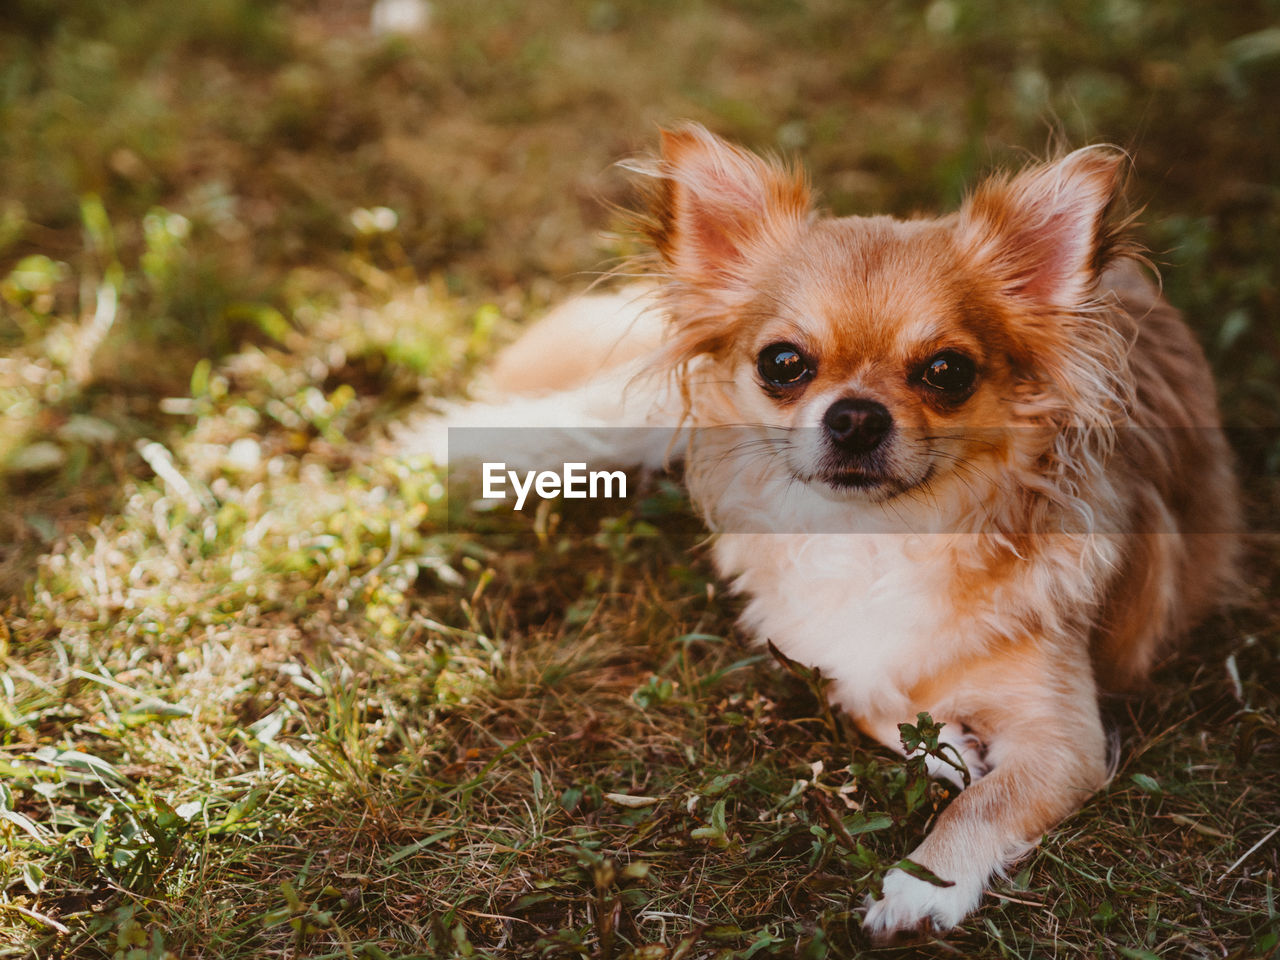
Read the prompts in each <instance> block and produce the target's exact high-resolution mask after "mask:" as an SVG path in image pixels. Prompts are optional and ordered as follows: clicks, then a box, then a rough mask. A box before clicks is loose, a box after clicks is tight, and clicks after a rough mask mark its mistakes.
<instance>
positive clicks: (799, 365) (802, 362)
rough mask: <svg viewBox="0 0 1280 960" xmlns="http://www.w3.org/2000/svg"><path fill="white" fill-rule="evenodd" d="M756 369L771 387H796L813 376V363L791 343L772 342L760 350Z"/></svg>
mask: <svg viewBox="0 0 1280 960" xmlns="http://www.w3.org/2000/svg"><path fill="white" fill-rule="evenodd" d="M756 369H757V370H759V371H760V376H761V378H762V379H763V380H764V382H765V383H767V384H769V386H771V387H796V386H799V385H800V384H802V383H804V382H806V381H807V380H809V379H810V378H812V377H813V364H811V363H810V362H809V360H808V359H807V358H806V357H805V355H804V354H803V353H801V352H800V348H799V347H797V346H795V344H791V343H773V344H770V345H769V346H767V347H765V348H764V349H763V350H761V351H760V356H759V357H757V358H756Z"/></svg>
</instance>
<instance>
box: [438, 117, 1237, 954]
mask: <svg viewBox="0 0 1280 960" xmlns="http://www.w3.org/2000/svg"><path fill="white" fill-rule="evenodd" d="M1126 166H1127V161H1126V158H1125V156H1124V155H1123V154H1122V153H1121V152H1120V151H1118V150H1115V149H1111V148H1106V147H1089V148H1085V149H1082V150H1077V151H1076V152H1074V153H1071V154H1069V155H1066V156H1064V157H1062V158H1060V159H1057V160H1055V161H1053V162H1049V163H1044V164H1039V165H1034V166H1031V167H1029V168H1027V169H1024V170H1022V171H1021V172H1019V173H1016V174H1013V175H997V176H993V177H991V178H989V179H987V180H986V181H985V182H983V183H982V184H981V185H979V186H978V188H977V189H976V190H974V191H973V192H972V193H971V194H970V195H969V197H968V198H967V200H965V202H964V203H963V205H962V206H961V208H960V210H959V211H958V212H955V213H952V214H949V215H947V216H944V217H940V218H919V219H908V220H899V219H894V218H891V217H841V218H832V217H827V216H822V215H819V214H818V213H816V212H815V210H814V206H813V202H812V197H811V191H810V189H809V187H808V184H807V182H806V180H805V178H804V176H803V175H801V174H800V173H799V172H798V171H797V170H796V169H795V168H793V167H790V166H787V165H783V164H780V163H777V162H774V161H770V160H765V159H762V158H760V157H758V156H755V155H754V154H752V153H749V152H747V151H745V150H742V149H739V148H737V147H734V146H731V145H729V144H727V143H725V142H724V141H722V140H720V139H718V138H717V137H715V136H713V135H712V134H711V133H709V132H707V131H706V130H705V129H703V128H702V127H699V126H696V125H692V124H690V125H684V126H681V127H678V128H676V129H674V130H671V131H667V132H664V133H663V135H662V145H661V155H660V156H659V157H658V158H656V159H655V160H653V161H651V162H648V163H646V164H644V165H642V166H640V167H638V168H637V169H639V170H640V172H641V173H642V175H643V176H644V177H645V178H646V182H647V183H648V185H649V186H650V187H651V190H650V194H651V199H650V205H649V211H648V214H647V216H646V217H645V218H644V221H643V222H644V228H645V231H646V233H647V235H648V238H649V240H650V241H651V247H652V251H653V253H652V255H651V257H650V258H649V261H650V262H649V265H648V273H649V276H650V277H651V279H650V280H649V281H648V283H647V285H645V286H644V287H643V288H641V289H640V290H638V291H637V290H636V289H634V288H633V289H630V290H626V291H623V292H622V293H618V294H614V295H596V296H588V297H583V298H580V299H578V300H576V301H573V302H572V303H570V304H568V305H566V306H565V307H563V308H561V309H560V310H558V311H556V312H554V313H553V314H552V315H551V316H549V317H548V318H547V319H546V320H544V321H543V322H541V323H540V324H538V325H535V326H534V327H533V328H532V329H531V330H530V331H529V332H528V333H527V334H526V335H525V337H524V338H522V339H521V340H520V341H518V342H517V343H516V344H515V345H513V347H511V348H509V350H508V351H507V352H506V353H505V354H504V355H503V356H502V357H500V358H499V360H498V361H497V363H496V364H495V366H494V368H493V369H492V371H491V375H490V377H489V385H488V388H487V389H488V396H487V397H486V398H484V400H483V401H482V402H478V403H475V404H470V405H466V406H461V407H458V408H455V409H454V410H453V411H452V413H451V414H450V415H449V416H448V417H447V418H446V419H445V421H443V422H444V423H447V424H449V425H452V426H467V425H472V426H475V425H486V424H487V425H501V426H507V427H512V426H528V427H538V426H541V427H560V428H568V429H565V430H562V431H561V432H560V433H559V434H556V436H559V437H560V438H561V439H562V440H563V442H564V444H565V447H566V451H565V452H566V453H572V454H573V455H575V456H576V455H586V456H588V457H592V456H593V457H595V458H597V459H599V458H601V457H604V458H607V459H610V460H612V461H614V462H615V463H625V462H626V461H634V462H635V463H648V464H650V465H655V464H659V463H661V462H662V461H663V459H664V456H666V455H667V454H668V452H669V449H670V446H671V444H673V443H674V444H675V445H676V449H677V450H678V453H679V455H680V457H681V458H682V459H683V461H684V476H685V479H686V482H687V485H688V488H689V491H690V495H691V497H692V500H693V502H694V503H695V504H696V505H697V507H698V508H699V510H700V511H701V512H702V513H703V514H704V516H705V518H706V520H707V523H708V525H709V527H710V528H711V530H712V531H713V533H714V540H713V544H714V545H713V552H714V558H715V564H716V567H717V568H718V571H719V573H720V574H721V575H723V576H724V577H725V578H727V579H728V580H729V581H730V582H731V584H732V586H733V589H734V590H735V591H737V592H738V593H740V594H741V595H743V597H744V598H745V607H744V609H743V613H742V624H743V625H744V627H745V628H746V630H748V631H749V632H750V633H751V634H752V635H753V636H754V637H756V638H758V639H759V640H760V641H761V642H763V641H765V640H770V641H772V642H773V643H774V644H776V645H777V647H778V648H779V649H780V650H781V651H782V652H783V653H785V654H786V655H787V656H788V657H790V658H792V659H795V660H797V661H800V662H802V663H805V664H807V665H810V666H814V667H818V668H820V669H821V671H822V674H823V675H824V676H826V677H828V678H829V679H830V680H831V681H832V682H831V685H830V688H829V689H830V695H831V697H832V698H833V700H834V701H835V702H836V703H837V704H838V705H839V706H840V707H841V708H843V710H845V711H846V712H847V713H848V714H849V715H850V716H851V717H852V718H853V719H854V720H855V721H856V723H857V725H858V726H859V728H861V729H862V730H863V731H864V732H865V733H866V734H868V735H869V736H871V737H874V738H875V739H876V740H879V741H880V742H881V743H884V744H885V745H887V746H889V747H890V748H893V749H895V750H898V751H901V750H902V749H903V745H902V741H901V739H900V737H899V730H898V725H899V724H900V723H902V722H906V721H913V720H914V719H915V718H916V716H917V714H918V713H920V712H923V711H927V712H928V713H929V714H931V715H932V716H933V717H934V718H935V719H937V720H940V721H943V722H945V726H944V728H943V733H942V739H943V741H944V743H945V744H946V745H947V747H948V749H949V750H951V751H953V755H954V756H955V757H956V758H957V760H963V766H965V767H967V770H968V774H969V777H968V778H967V780H968V781H969V783H968V786H967V787H965V788H964V789H963V790H962V792H960V793H959V794H958V796H957V797H956V798H955V800H954V801H953V802H952V803H951V804H950V805H949V806H948V807H947V808H946V810H945V811H944V812H943V813H942V815H941V816H940V817H939V818H938V821H937V824H936V826H935V827H934V828H933V830H932V831H931V832H930V833H929V835H928V836H927V837H925V838H924V840H923V842H922V843H921V844H920V845H919V846H918V847H917V848H916V849H915V850H914V851H913V852H912V853H911V854H910V859H911V860H912V861H914V862H915V863H917V864H919V865H921V866H923V867H925V868H926V869H927V870H928V871H929V872H931V873H933V874H934V875H936V877H938V878H941V879H942V880H943V881H945V882H946V885H938V884H935V883H931V882H928V881H927V880H925V879H920V878H918V877H917V876H913V875H912V874H910V873H907V872H904V871H902V870H893V871H891V872H890V873H889V874H888V875H886V877H885V882H884V892H883V896H882V897H881V898H880V899H878V900H875V901H874V902H871V903H870V904H869V907H868V909H867V912H866V916H865V920H864V927H865V930H866V931H867V933H868V934H869V935H870V937H871V938H872V939H873V940H875V941H877V942H884V941H888V940H892V939H894V938H896V937H898V936H899V935H912V934H916V933H921V932H928V931H930V930H934V931H941V930H946V929H948V928H950V927H953V926H954V925H956V924H957V923H959V922H960V921H961V919H962V918H964V917H965V915H966V914H968V913H969V912H970V911H972V910H973V909H974V908H975V907H977V905H978V903H979V901H980V899H981V897H982V893H983V890H984V889H985V887H986V885H987V884H988V882H989V880H990V879H991V877H992V876H993V875H994V874H998V873H1000V872H1001V871H1003V870H1004V869H1005V868H1006V867H1007V866H1008V865H1009V864H1010V863H1012V862H1013V861H1014V860H1015V859H1016V858H1018V857H1019V856H1021V855H1022V854H1024V853H1025V852H1026V851H1028V850H1029V849H1030V848H1031V847H1032V846H1033V845H1034V844H1035V842H1036V841H1037V839H1038V838H1039V837H1040V836H1041V835H1042V834H1043V833H1044V832H1045V831H1046V830H1048V829H1049V828H1051V827H1053V826H1054V825H1055V824H1056V823H1057V822H1058V821H1060V820H1061V819H1062V818H1064V817H1066V816H1067V815H1068V814H1070V813H1072V812H1073V811H1075V810H1077V809H1078V808H1079V807H1080V806H1081V805H1082V804H1083V803H1084V802H1085V801H1086V800H1087V799H1088V797H1089V796H1090V795H1091V794H1092V793H1093V792H1094V791H1096V790H1098V789H1099V788H1100V787H1101V786H1102V785H1103V784H1104V782H1105V781H1106V779H1107V776H1108V748H1107V735H1106V733H1105V732H1104V729H1103V724H1102V721H1101V718H1100V714H1099V694H1100V691H1102V690H1117V689H1125V688H1130V687H1133V686H1134V685H1135V684H1138V683H1139V682H1141V681H1142V680H1143V679H1144V678H1145V677H1146V676H1147V674H1148V673H1149V671H1150V670H1151V668H1152V666H1153V664H1155V663H1156V662H1157V661H1158V660H1159V658H1160V657H1161V656H1162V654H1163V653H1164V652H1166V651H1167V649H1168V647H1169V645H1170V643H1171V642H1172V641H1173V640H1175V639H1176V638H1177V637H1178V635H1179V634H1181V633H1183V632H1184V631H1185V630H1186V629H1187V628H1188V627H1190V626H1191V625H1193V624H1194V622H1195V621H1196V620H1197V618H1199V617H1201V616H1202V615H1204V614H1205V613H1206V612H1207V611H1208V609H1209V608H1210V607H1211V606H1212V605H1213V603H1214V602H1215V599H1216V597H1217V596H1218V594H1219V592H1220V589H1221V588H1222V587H1223V585H1224V583H1225V582H1226V581H1227V580H1228V579H1229V577H1230V575H1231V571H1232V564H1233V558H1234V553H1235V543H1236V540H1235V536H1234V534H1235V532H1236V530H1237V528H1238V525H1239V516H1238V511H1239V508H1238V497H1237V489H1236V481H1235V478H1234V474H1233V470H1232V466H1231V462H1232V458H1231V455H1230V452H1229V450H1228V447H1227V444H1226V442H1225V440H1224V437H1223V435H1222V433H1221V431H1220V429H1219V420H1218V413H1217V409H1216V403H1215V399H1214V387H1213V383H1212V381H1211V378H1210V373H1209V369H1208V367H1207V365H1206V363H1205V360H1204V357H1203V355H1202V353H1201V351H1200V349H1199V348H1198V346H1197V345H1196V342H1195V340H1194V339H1193V337H1192V335H1191V333H1190V332H1189V331H1188V329H1187V328H1186V327H1185V326H1184V325H1183V323H1182V321H1181V320H1180V318H1179V316H1178V313H1177V312H1176V311H1175V310H1174V309H1173V308H1172V307H1171V306H1169V304H1168V303H1166V302H1165V301H1164V300H1163V299H1162V298H1161V296H1160V293H1159V292H1158V290H1157V288H1156V286H1155V285H1154V284H1153V283H1152V281H1151V279H1149V277H1148V275H1147V273H1146V271H1144V269H1143V268H1142V266H1141V260H1140V258H1139V257H1137V256H1136V254H1135V251H1134V248H1133V245H1132V244H1131V243H1130V242H1129V241H1128V239H1127V237H1126V235H1125V231H1124V227H1125V222H1124V220H1123V218H1121V217H1118V216H1117V214H1116V211H1115V209H1114V208H1115V207H1116V206H1117V204H1118V200H1119V197H1120V189H1121V184H1122V180H1123V173H1124V171H1125V169H1126ZM637 425H647V426H651V427H654V426H656V427H661V428H663V430H660V431H657V432H656V435H657V436H658V437H659V438H660V439H659V440H658V441H656V442H655V440H654V439H653V437H654V436H655V432H654V431H615V432H613V433H611V434H610V433H609V432H608V430H607V428H610V427H613V426H637ZM593 431H594V432H593ZM587 434H590V435H591V442H590V443H587V442H586V441H585V440H584V441H582V446H583V449H582V450H576V451H575V450H571V449H570V448H572V447H574V444H575V442H576V441H575V438H582V437H585V436H586V435H587ZM530 436H533V434H530ZM547 436H548V434H547V433H545V432H539V433H538V434H537V439H536V442H534V441H531V446H536V447H538V448H542V447H545V446H546V444H547V439H546V438H547ZM605 436H612V437H614V438H616V439H614V440H612V441H605V449H604V451H603V452H602V449H601V437H605ZM544 452H545V451H543V450H542V449H538V450H536V451H534V450H531V451H530V455H531V457H532V455H533V454H534V453H544ZM506 453H507V457H508V459H517V460H518V459H519V454H518V453H517V452H515V451H513V450H507V451H506ZM957 765H959V764H957ZM935 772H936V773H937V775H939V776H948V777H951V778H952V779H954V780H956V782H957V783H958V784H959V783H961V782H963V781H961V779H960V776H959V774H958V773H957V771H956V769H954V768H952V767H950V766H948V765H947V764H942V763H938V764H937V769H936V771H935Z"/></svg>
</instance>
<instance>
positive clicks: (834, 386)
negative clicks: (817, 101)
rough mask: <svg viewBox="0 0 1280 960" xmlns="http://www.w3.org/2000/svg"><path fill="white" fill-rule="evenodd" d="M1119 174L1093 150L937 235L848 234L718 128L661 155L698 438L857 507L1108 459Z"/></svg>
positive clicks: (689, 136)
mask: <svg viewBox="0 0 1280 960" xmlns="http://www.w3.org/2000/svg"><path fill="white" fill-rule="evenodd" d="M1123 161H1124V158H1123V155H1122V154H1120V153H1119V152H1118V151H1115V150H1111V149H1106V148H1087V149H1084V150H1078V151H1076V152H1075V153H1072V154H1070V155H1068V156H1066V157H1064V158H1063V159H1061V160H1058V161H1057V162H1053V163H1049V164H1044V165H1039V166H1035V167H1032V168H1030V169H1028V170H1026V171H1024V172H1022V173H1019V174H1018V175H1016V176H1012V177H995V178H992V179H989V180H987V181H986V182H985V183H983V184H982V185H981V186H980V187H979V188H978V189H977V190H976V191H975V192H974V193H973V194H972V195H971V196H970V197H969V198H968V200H967V201H966V202H965V204H964V205H963V207H962V208H961V210H960V211H959V212H957V213H955V214H952V215H950V216H946V217H943V218H941V219H912V220H897V219H893V218H889V217H872V218H863V217H848V218H841V219H833V218H825V217H820V216H817V215H816V214H815V213H814V211H813V207H812V202H811V197H810V191H809V189H808V186H807V184H806V182H805V179H804V177H803V176H802V175H801V174H800V173H798V172H797V171H796V170H794V169H792V168H789V167H786V166H784V165H781V164H778V163H776V162H772V161H766V160H763V159H761V158H759V157H757V156H755V155H753V154H751V153H748V152H746V151H744V150H741V149H738V148H736V147H733V146H731V145H729V144H727V143H725V142H723V141H721V140H719V139H717V138H716V137H714V136H713V135H711V134H710V133H708V132H707V131H706V130H704V129H703V128H701V127H697V126H685V127H682V128H680V129H677V130H675V131H672V132H667V133H664V135H663V140H662V155H661V159H660V160H659V162H658V163H657V164H656V166H655V167H654V168H653V170H652V172H653V173H654V174H655V183H656V184H657V189H656V190H655V200H654V202H653V205H652V211H651V220H650V223H649V232H650V238H651V240H652V242H653V244H654V248H655V250H656V251H657V257H658V260H659V261H660V272H661V273H662V274H663V276H664V281H665V282H664V285H663V296H664V298H665V307H666V309H667V312H668V315H669V318H670V340H669V344H668V350H667V352H666V354H665V357H664V360H663V363H664V364H666V365H667V367H668V368H669V369H671V370H676V371H680V372H681V373H682V374H684V375H689V376H693V374H691V373H690V371H696V378H697V379H698V380H699V382H701V383H702V384H704V388H703V389H702V390H701V396H700V397H699V398H697V399H696V401H695V404H694V408H693V411H692V413H693V417H694V419H695V422H697V423H699V424H700V425H707V424H737V425H743V424H748V425H751V426H752V427H753V428H758V429H759V430H761V431H763V432H764V434H765V439H766V440H767V439H768V438H769V437H773V438H775V442H774V443H773V445H772V452H773V453H774V454H776V456H774V458H773V459H774V460H775V461H776V462H777V463H778V464H780V465H781V468H782V469H785V470H786V471H787V472H788V473H789V474H790V476H791V478H793V479H795V480H799V481H801V482H803V483H805V484H806V485H809V486H812V487H815V488H817V489H818V490H819V491H820V492H822V493H824V495H826V496H827V497H830V498H836V499H840V500H870V501H887V500H890V499H893V498H895V497H897V496H899V495H901V494H903V493H906V492H908V491H919V490H924V489H928V488H930V486H931V485H935V484H937V483H938V482H939V481H941V480H943V479H944V478H946V477H948V476H953V475H961V476H962V475H963V471H964V467H965V466H966V465H967V466H969V467H973V468H974V472H973V473H972V474H971V475H970V476H968V477H965V478H964V479H965V480H966V481H967V482H972V481H974V480H975V479H976V477H977V475H978V474H983V473H986V474H989V473H990V472H991V471H993V470H999V469H1001V468H1002V466H1007V465H1009V464H1010V463H1012V461H1013V460H1015V459H1016V460H1019V462H1021V463H1022V464H1023V466H1026V465H1027V463H1028V462H1029V461H1035V460H1037V459H1041V460H1042V459H1043V457H1044V455H1046V453H1047V452H1051V451H1054V450H1056V451H1058V454H1059V457H1060V458H1061V457H1062V456H1064V455H1065V456H1070V455H1071V454H1070V453H1069V452H1067V449H1068V448H1067V445H1066V444H1065V442H1064V441H1063V439H1062V438H1063V436H1064V435H1065V433H1066V432H1071V431H1075V432H1078V433H1080V432H1082V433H1083V434H1099V435H1097V436H1086V437H1083V438H1081V437H1078V438H1077V441H1078V442H1079V443H1082V444H1089V443H1102V444H1105V437H1104V436H1101V435H1100V434H1105V433H1106V431H1107V429H1108V425H1109V424H1110V423H1111V422H1112V419H1113V418H1114V415H1115V412H1116V409H1117V405H1118V404H1119V405H1122V404H1123V399H1124V389H1125V388H1124V383H1123V373H1122V370H1121V367H1122V359H1123V354H1124V349H1125V344H1124V338H1123V336H1121V335H1120V334H1119V333H1118V332H1117V330H1116V329H1115V326H1114V324H1112V323H1110V322H1108V321H1107V320H1106V319H1105V317H1106V307H1105V304H1102V303H1100V302H1099V299H1098V297H1099V294H1098V278H1099V274H1100V273H1101V271H1102V270H1103V269H1104V267H1105V265H1106V263H1107V261H1108V258H1109V257H1110V256H1111V255H1113V253H1114V252H1115V250H1116V249H1117V246H1118V243H1119V238H1118V234H1117V233H1116V232H1115V231H1114V230H1112V229H1111V228H1109V226H1108V217H1107V213H1108V210H1109V208H1110V207H1111V206H1112V204H1113V201H1114V200H1115V198H1116V196H1117V193H1118V189H1119V182H1120V179H1121V173H1122V168H1123V166H1124V162H1123ZM1014 425H1021V426H1027V427H1031V426H1034V428H1035V429H1034V434H1035V439H1034V440H1032V439H1031V438H1030V434H1028V435H1026V436H1024V437H1023V439H1022V440H1019V439H1018V438H1016V437H1014V436H1012V435H1011V434H1010V433H1009V431H1008V428H1009V427H1011V426H1014ZM1032 447H1036V448H1037V449H1034V450H1033V449H1031V448H1032ZM1039 447H1044V449H1043V450H1041V449H1039ZM758 449H759V448H757V450H758ZM1077 452H1079V451H1077Z"/></svg>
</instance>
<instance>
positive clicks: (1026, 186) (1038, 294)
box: [959, 146, 1128, 311]
mask: <svg viewBox="0 0 1280 960" xmlns="http://www.w3.org/2000/svg"><path fill="white" fill-rule="evenodd" d="M1127 169H1128V158H1127V156H1126V155H1125V154H1124V153H1123V152H1122V151H1120V150H1119V149H1117V148H1115V147H1107V146H1096V147H1085V148H1083V149H1080V150H1076V151H1075V152H1074V153H1070V154H1068V155H1067V156H1065V157H1063V158H1062V159H1061V160H1058V161H1056V162H1054V163H1047V164H1042V165H1040V166H1036V167H1033V168H1031V169H1030V170H1026V171H1024V172H1022V173H1020V174H1018V175H1017V176H1015V177H1013V178H1012V179H1010V178H1007V177H994V178H992V179H990V180H988V181H986V182H985V183H983V184H982V185H981V186H980V187H979V188H978V189H977V190H976V191H975V192H974V193H973V195H972V196H970V197H969V199H968V200H967V201H966V202H965V204H964V207H963V208H962V209H961V211H960V234H959V236H960V239H961V243H962V246H963V248H964V249H966V250H968V251H970V252H971V254H972V255H974V256H976V258H977V261H978V263H979V264H980V265H981V266H982V268H983V270H984V272H986V274H987V275H988V276H994V277H996V278H997V279H998V282H999V283H1000V284H1001V286H1002V288H1003V292H1004V293H1006V294H1008V295H1011V296H1013V297H1015V298H1016V299H1018V300H1020V301H1023V302H1024V303H1026V304H1028V305H1029V306H1032V307H1040V308H1046V307H1047V308H1050V309H1055V308H1056V309H1059V310H1067V311H1070V310H1072V309H1074V308H1077V307H1080V306H1083V305H1085V304H1086V303H1088V301H1089V299H1090V297H1091V295H1092V293H1093V288H1094V283H1095V281H1096V280H1097V278H1098V274H1099V273H1100V272H1101V270H1102V268H1103V267H1104V266H1105V265H1106V263H1107V260H1108V258H1109V257H1110V256H1111V255H1112V254H1113V253H1114V252H1115V248H1116V246H1117V244H1118V242H1119V237H1120V234H1119V230H1118V229H1117V228H1115V227H1114V226H1112V224H1111V219H1110V216H1109V215H1110V213H1111V210H1112V207H1113V206H1114V205H1115V204H1116V202H1117V200H1118V199H1119V196H1120V193H1121V189H1122V187H1123V181H1124V174H1125V172H1126V170H1127Z"/></svg>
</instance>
